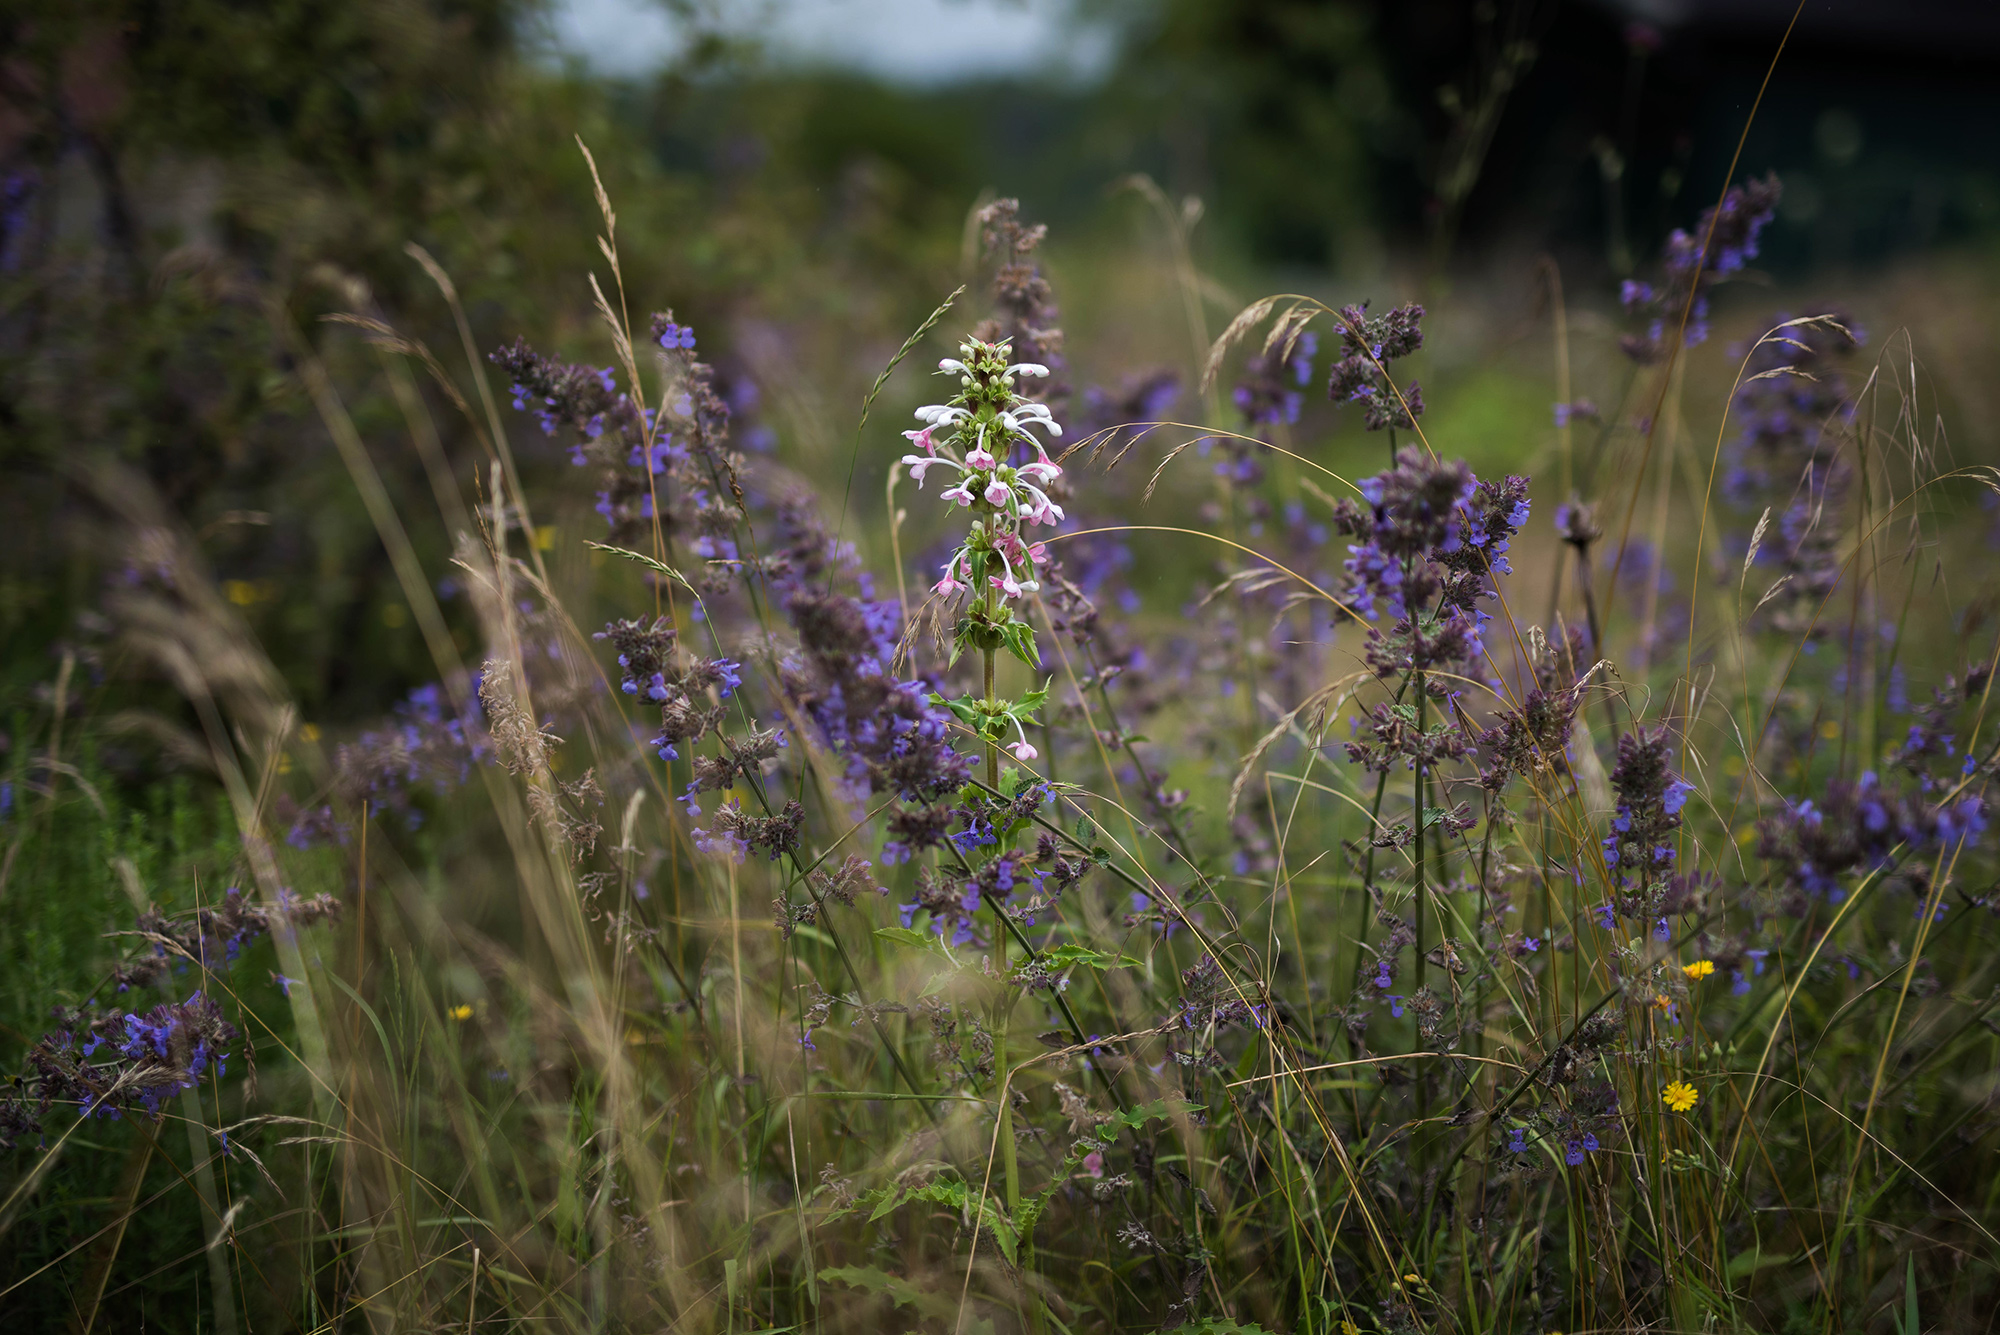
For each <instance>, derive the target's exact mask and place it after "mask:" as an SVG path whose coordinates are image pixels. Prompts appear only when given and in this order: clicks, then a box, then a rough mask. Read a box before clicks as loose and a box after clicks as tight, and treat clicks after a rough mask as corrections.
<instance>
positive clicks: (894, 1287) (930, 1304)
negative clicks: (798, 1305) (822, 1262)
mask: <svg viewBox="0 0 2000 1335" xmlns="http://www.w3.org/2000/svg"><path fill="white" fill-rule="evenodd" d="M819 1277H820V1281H821V1282H822V1283H826V1284H845V1285H846V1286H847V1287H848V1288H850V1289H860V1290H861V1291H862V1292H864V1293H873V1294H877V1295H879V1296H881V1297H884V1298H887V1299H889V1300H890V1301H891V1302H893V1303H894V1304H895V1305H896V1306H898V1307H911V1308H915V1309H916V1311H917V1313H918V1315H920V1316H926V1317H934V1318H936V1319H938V1320H940V1321H942V1320H948V1319H950V1318H951V1317H954V1316H956V1315H958V1304H957V1303H956V1302H953V1301H952V1300H951V1299H949V1298H946V1297H943V1296H942V1295H940V1294H935V1293H925V1292H924V1291H923V1290H922V1289H920V1288H918V1287H917V1286H916V1285H914V1284H912V1283H910V1282H909V1281H908V1280H906V1279H898V1278H897V1277H896V1276H894V1275H891V1274H888V1273H886V1272H884V1271H881V1270H878V1269H876V1268H875V1267H874V1266H872V1265H843V1266H829V1267H827V1268H826V1269H825V1270H822V1271H820V1272H819Z"/></svg>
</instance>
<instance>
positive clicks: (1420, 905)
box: [1410, 672, 1431, 1122]
mask: <svg viewBox="0 0 2000 1335" xmlns="http://www.w3.org/2000/svg"><path fill="white" fill-rule="evenodd" d="M1414 680H1415V683H1416V688H1417V739H1418V740H1417V744H1418V746H1419V747H1421V746H1422V745H1423V736H1424V724H1425V718H1424V715H1425V707H1426V706H1427V705H1428V704H1429V703H1430V692H1429V691H1428V689H1426V687H1425V685H1424V674H1423V673H1421V672H1419V673H1417V674H1416V677H1415V679H1414ZM1429 788H1430V774H1429V772H1428V770H1427V769H1426V767H1425V765H1424V762H1423V759H1422V757H1421V755H1420V756H1419V758H1418V760H1417V766H1416V777H1415V778H1414V779H1413V780H1412V781H1411V784H1410V800H1411V801H1412V802H1413V803H1414V804H1415V805H1416V813H1415V815H1416V826H1417V863H1416V890H1415V894H1414V896H1413V897H1412V899H1411V901H1410V911H1411V912H1412V913H1414V914H1415V915H1416V919H1417V923H1416V930H1417V962H1416V986H1415V987H1414V988H1412V989H1411V996H1412V999H1413V1000H1414V999H1415V997H1416V995H1417V994H1419V993H1421V992H1422V991H1423V990H1424V963H1425V960H1424V938H1425V935H1426V934H1427V932H1428V930H1429V926H1430V913H1429V911H1428V910H1429V907H1430V905H1429V902H1428V900H1429V892H1430V887H1429V885H1428V884H1427V883H1426V881H1425V877H1424V873H1425V870H1426V868H1425V866H1424V857H1425V849H1426V846H1427V841H1426V839H1425V837H1424V801H1425V799H1426V798H1427V797H1428V796H1429V795H1430V794H1429ZM1430 1103H1431V1099H1430V1083H1429V1081H1427V1080H1426V1079H1424V1077H1423V1076H1422V1075H1421V1074H1420V1075H1419V1076H1418V1077H1417V1120H1418V1121H1419V1122H1422V1121H1424V1120H1425V1119H1427V1118H1428V1117H1429V1116H1430Z"/></svg>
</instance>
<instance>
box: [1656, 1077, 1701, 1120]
mask: <svg viewBox="0 0 2000 1335" xmlns="http://www.w3.org/2000/svg"><path fill="white" fill-rule="evenodd" d="M1700 1097H1701V1095H1700V1094H1698V1093H1696V1092H1695V1087H1694V1086H1693V1085H1690V1084H1689V1083H1688V1082H1687V1081H1685V1080H1676V1081H1674V1082H1673V1083H1672V1084H1671V1085H1668V1086H1667V1087H1666V1088H1665V1089H1663V1090H1661V1091H1660V1098H1661V1099H1663V1100H1664V1101H1665V1102H1666V1105H1667V1107H1669V1108H1671V1109H1673V1110H1674V1111H1675V1112H1686V1111H1687V1110H1688V1109H1689V1108H1692V1107H1694V1105H1695V1101H1696V1100H1697V1099H1699V1098H1700Z"/></svg>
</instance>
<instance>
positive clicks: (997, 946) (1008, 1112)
mask: <svg viewBox="0 0 2000 1335" xmlns="http://www.w3.org/2000/svg"><path fill="white" fill-rule="evenodd" d="M981 598H982V602H985V603H988V604H990V603H991V601H992V593H991V592H990V591H988V592H987V593H985V594H983V595H981ZM993 655H994V651H993V650H991V649H982V650H980V657H981V659H982V660H983V676H984V678H985V684H986V703H987V706H988V707H989V708H990V707H991V706H992V705H993V704H994V703H995V699H996V697H995V696H994V694H993ZM986 786H987V787H988V788H990V789H992V790H993V791H995V792H998V791H999V790H1000V744H999V743H998V742H996V741H994V740H993V739H992V738H991V737H988V738H986ZM991 903H992V907H993V964H994V968H995V970H996V975H997V976H996V982H997V984H998V987H999V991H998V993H997V994H996V995H995V996H994V998H993V1019H992V1025H993V1071H994V1074H995V1075H996V1076H998V1077H999V1079H1000V1080H1001V1081H1002V1082H1003V1088H1002V1090H1001V1096H1000V1109H999V1112H998V1114H997V1115H998V1117H999V1119H1000V1163H1001V1168H1002V1171H1003V1175H1004V1178H1005V1182H1006V1192H1007V1217H1008V1218H1010V1219H1012V1218H1015V1217H1016V1216H1017V1215H1018V1214H1019V1212H1020V1208H1021V1178H1020V1172H1019V1169H1018V1166H1017V1165H1016V1163H1015V1158H1014V1092H1013V1090H1012V1089H1011V1088H1007V1087H1005V1081H1006V1078H1007V1022H1008V1020H1009V1019H1010V1018H1012V1013H1013V1010H1014V1005H1013V996H1012V994H1011V991H1010V990H1009V988H1008V985H1007V916H1006V915H1007V910H1006V908H1005V906H1004V905H1002V904H1001V902H1000V900H999V899H998V898H995V899H993V900H992V901H991ZM1022 1259H1023V1260H1025V1259H1026V1258H1022Z"/></svg>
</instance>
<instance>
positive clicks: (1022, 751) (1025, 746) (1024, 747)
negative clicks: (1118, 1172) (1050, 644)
mask: <svg viewBox="0 0 2000 1335" xmlns="http://www.w3.org/2000/svg"><path fill="white" fill-rule="evenodd" d="M1007 749H1008V750H1009V751H1012V752H1013V753H1014V759H1016V760H1018V761H1021V762H1022V763H1023V764H1025V763H1027V762H1028V761H1030V760H1033V759H1034V758H1035V757H1036V756H1038V755H1040V754H1041V752H1039V751H1037V750H1036V749H1035V747H1034V743H1032V742H1030V741H1029V740H1028V739H1027V738H1025V737H1023V738H1022V739H1021V740H1020V741H1018V742H1009V743H1007ZM1093 1157H1095V1158H1096V1159H1097V1163H1098V1168H1099V1171H1097V1172H1095V1173H1092V1174H1091V1176H1092V1177H1103V1176H1104V1173H1103V1171H1102V1170H1103V1164H1104V1159H1103V1157H1102V1156H1101V1155H1099V1156H1093ZM1089 1162H1090V1160H1088V1159H1086V1160H1084V1163H1085V1165H1086V1166H1088V1165H1089Z"/></svg>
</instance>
